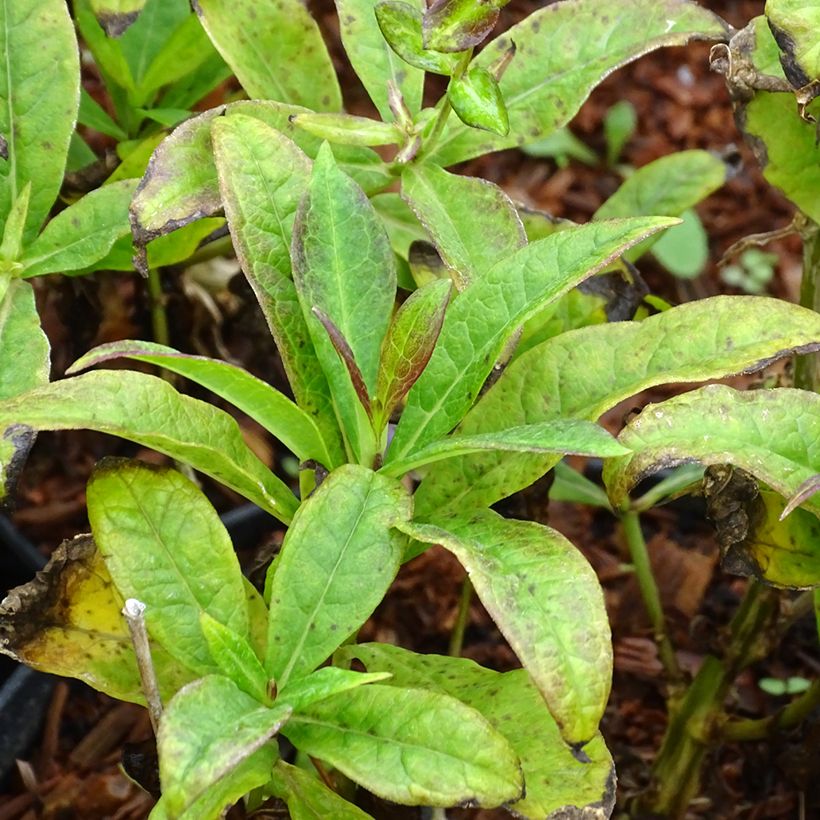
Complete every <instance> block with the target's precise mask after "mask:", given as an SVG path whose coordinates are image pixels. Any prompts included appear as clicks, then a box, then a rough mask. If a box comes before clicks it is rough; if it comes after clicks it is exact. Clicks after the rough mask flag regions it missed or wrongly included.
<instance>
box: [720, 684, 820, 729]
mask: <svg viewBox="0 0 820 820" xmlns="http://www.w3.org/2000/svg"><path fill="white" fill-rule="evenodd" d="M818 706H820V680H815V681H813V682H812V684H811V686H809V688H808V689H807V690H806V691H805V692H803V694H802V695H800V697H797V698H795V699H794V700H793V701H792V702H791V703H789V704H787V705H786V706H784V707H783V708H782V709H780V710H779V711H778V712H775V713H774V714H773V715H769V717H765V718H761V719H760V720H733V721H731V722H730V723H727V724H726V725H725V726H724V727H723V732H722V735H723V739H724V740H727V741H736V740H765V739H766V738H769V737H771V736H772V735H773V734H774V733H775V732H777V731H779V730H780V729H790V728H792V727H793V726H797V724H798V723H800V722H801V721H802V720H803V719H804V718H806V717H808V716H809V715H810V714H811V713H812V712H813V711H814V710H815V709H816V708H817V707H818Z"/></svg>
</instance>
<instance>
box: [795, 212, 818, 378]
mask: <svg viewBox="0 0 820 820" xmlns="http://www.w3.org/2000/svg"><path fill="white" fill-rule="evenodd" d="M801 235H802V237H803V278H802V280H801V282H800V304H801V305H802V306H803V307H807V308H810V309H811V310H815V311H818V312H820V226H818V225H817V224H815V223H814V222H811V221H807V225H806V226H805V227H804V228H803V229H802V230H801ZM794 386H795V387H800V388H802V389H804V390H812V391H814V392H815V393H816V392H818V391H820V353H809V354H808V355H806V356H798V357H797V359H796V360H795V363H794Z"/></svg>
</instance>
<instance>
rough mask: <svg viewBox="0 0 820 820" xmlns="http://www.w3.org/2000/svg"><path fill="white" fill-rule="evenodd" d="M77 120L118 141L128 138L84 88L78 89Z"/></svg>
mask: <svg viewBox="0 0 820 820" xmlns="http://www.w3.org/2000/svg"><path fill="white" fill-rule="evenodd" d="M77 121H78V123H79V124H80V125H85V126H87V127H88V128H91V129H93V130H94V131H98V132H99V133H100V134H105V135H106V136H108V137H113V138H114V139H115V140H117V141H118V142H119V141H121V140H127V139H128V134H126V133H125V131H123V130H122V128H120V127H119V125H117V123H116V122H114V120H112V119H111V117H109V116H108V112H107V111H106V110H105V109H104V108H103V107H102V106H101V105H100V104H99V103H98V102H97V101H96V100H95V99H94V98H93V97H92V96H91V95H90V94H89V93H88V92H87V91H86V90H85V89H84V88H82V89H80V110H79V114H78V119H77Z"/></svg>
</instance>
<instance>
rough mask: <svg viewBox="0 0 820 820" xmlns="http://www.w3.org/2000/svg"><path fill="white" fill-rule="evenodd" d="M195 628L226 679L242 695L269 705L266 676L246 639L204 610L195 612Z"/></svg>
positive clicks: (269, 698)
mask: <svg viewBox="0 0 820 820" xmlns="http://www.w3.org/2000/svg"><path fill="white" fill-rule="evenodd" d="M199 627H200V629H201V630H202V635H203V636H204V638H205V643H206V644H207V645H208V651H209V652H210V654H211V659H212V660H213V662H214V663H215V664H216V665H217V667H218V668H219V670H220V671H221V672H222V674H223V675H225V677H227V678H230V679H231V680H232V681H233V682H234V683H235V684H236V685H237V686H238V687H239V688H240V689H241V690H242V691H243V692H244V693H245V694H246V695H250V696H251V697H252V698H254V700H257V701H259V702H260V703H265V704H267V705H268V706H269V705H270V703H271V696H270V694H269V692H268V676H267V675H266V674H265V668H264V667H263V666H262V664H261V663H260V662H259V658H257V657H256V654H255V653H254V651H253V648H252V647H251V645H250V644H249V643H248V640H247V638H245V637H244V636H243V635H239V634H238V633H236V632H234V630H233V629H230V628H229V627H227V626H225V625H224V624H222V623H220V622H219V621H217V620H216V619H215V618H212V617H211V616H210V615H209V614H208V613H207V612H200V613H199Z"/></svg>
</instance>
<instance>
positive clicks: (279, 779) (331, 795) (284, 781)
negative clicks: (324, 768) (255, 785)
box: [272, 760, 370, 820]
mask: <svg viewBox="0 0 820 820" xmlns="http://www.w3.org/2000/svg"><path fill="white" fill-rule="evenodd" d="M272 782H273V790H274V793H275V794H276V796H277V797H281V798H282V799H283V800H284V801H285V802H286V803H287V804H288V812H289V813H290V816H291V818H292V820H325V818H328V817H333V818H335V820H368V818H369V817H370V815H369V814H365V812H363V811H362V810H361V809H360V808H358V807H357V806H354V805H353V804H352V803H348V802H347V800H345V799H344V798H343V797H340V796H339V795H338V794H336V792H333V791H331V790H330V789H329V788H328V787H327V786H325V784H324V783H322V781H321V780H319V779H318V778H316V777H312V776H311V775H310V774H308V773H307V772H306V771H305V770H304V769H300V768H298V767H296V766H290V765H288V764H287V763H285V762H284V761H282V760H278V761H277V762H276V765H275V766H274V767H273V778H272Z"/></svg>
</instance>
